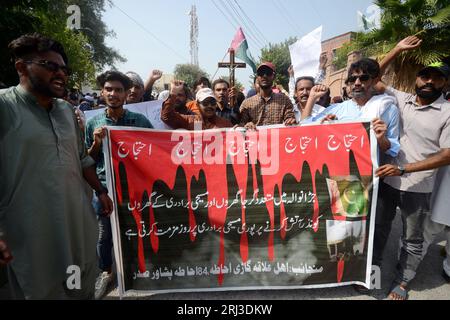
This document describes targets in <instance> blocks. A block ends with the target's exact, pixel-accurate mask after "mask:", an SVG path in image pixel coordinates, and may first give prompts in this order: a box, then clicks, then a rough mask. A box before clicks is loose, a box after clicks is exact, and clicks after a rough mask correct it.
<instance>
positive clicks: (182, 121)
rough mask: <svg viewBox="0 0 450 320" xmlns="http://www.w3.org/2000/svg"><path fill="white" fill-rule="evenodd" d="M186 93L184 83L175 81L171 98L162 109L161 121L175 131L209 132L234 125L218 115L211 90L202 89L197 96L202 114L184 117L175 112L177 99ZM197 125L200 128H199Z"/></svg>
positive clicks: (172, 85) (171, 90)
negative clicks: (181, 93) (179, 95)
mask: <svg viewBox="0 0 450 320" xmlns="http://www.w3.org/2000/svg"><path fill="white" fill-rule="evenodd" d="M183 91H184V83H183V82H182V81H173V82H172V84H171V89H170V96H169V98H168V99H167V100H166V101H165V102H164V104H163V107H162V109H161V120H162V121H164V123H166V124H167V125H168V126H170V127H172V128H173V129H180V128H181V129H186V130H195V129H201V130H207V129H218V128H229V127H232V126H233V124H232V123H231V122H230V121H229V120H227V119H224V118H222V117H219V116H218V115H217V114H216V108H217V100H216V97H215V96H214V92H213V91H212V90H211V89H210V88H204V89H200V90H199V91H198V92H197V95H196V101H197V104H198V106H199V109H200V114H196V115H184V114H181V113H179V112H177V111H176V110H175V104H176V98H177V95H178V94H179V93H180V92H183ZM197 125H198V126H199V127H197Z"/></svg>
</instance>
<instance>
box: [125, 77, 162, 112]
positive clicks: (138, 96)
mask: <svg viewBox="0 0 450 320" xmlns="http://www.w3.org/2000/svg"><path fill="white" fill-rule="evenodd" d="M162 75H163V73H162V71H159V70H153V71H152V73H151V74H150V77H149V78H148V79H147V81H146V83H145V85H144V81H142V78H141V77H140V76H139V75H138V74H137V73H136V72H133V71H128V72H127V73H126V76H127V77H128V78H130V80H131V82H132V83H133V85H132V87H131V89H130V92H129V94H128V97H127V104H133V103H139V102H144V101H150V100H153V97H152V90H153V85H154V84H155V82H156V81H158V80H159V79H161V77H162Z"/></svg>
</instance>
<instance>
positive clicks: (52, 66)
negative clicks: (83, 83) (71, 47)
mask: <svg viewBox="0 0 450 320" xmlns="http://www.w3.org/2000/svg"><path fill="white" fill-rule="evenodd" d="M25 63H34V64H37V65H39V66H41V67H43V68H44V69H46V70H48V71H51V72H57V71H58V70H59V69H61V71H62V72H63V73H64V74H65V75H66V76H69V75H70V74H71V73H72V71H71V70H70V68H69V67H67V66H61V65H59V64H57V63H55V62H52V61H48V60H38V61H34V60H29V61H25Z"/></svg>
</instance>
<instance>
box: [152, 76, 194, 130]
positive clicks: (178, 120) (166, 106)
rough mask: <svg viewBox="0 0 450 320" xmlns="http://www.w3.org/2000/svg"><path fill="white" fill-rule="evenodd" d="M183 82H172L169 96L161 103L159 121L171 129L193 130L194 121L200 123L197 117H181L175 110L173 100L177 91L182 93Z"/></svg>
mask: <svg viewBox="0 0 450 320" xmlns="http://www.w3.org/2000/svg"><path fill="white" fill-rule="evenodd" d="M183 86H184V82H183V81H177V80H175V81H173V82H172V83H171V88H170V96H169V98H168V99H167V100H166V101H165V102H164V103H163V106H162V109H161V120H162V121H163V122H164V123H165V124H167V125H168V126H170V127H172V128H173V129H180V128H182V129H186V130H193V128H194V123H195V121H196V120H198V121H201V120H200V117H199V116H194V115H183V114H180V113H179V112H177V111H176V110H175V98H176V95H177V93H178V92H179V91H184V88H183Z"/></svg>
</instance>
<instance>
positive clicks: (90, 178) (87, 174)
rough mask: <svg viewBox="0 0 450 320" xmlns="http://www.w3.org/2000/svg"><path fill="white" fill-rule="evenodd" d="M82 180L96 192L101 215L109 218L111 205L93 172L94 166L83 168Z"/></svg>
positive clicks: (106, 193)
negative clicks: (101, 211)
mask: <svg viewBox="0 0 450 320" xmlns="http://www.w3.org/2000/svg"><path fill="white" fill-rule="evenodd" d="M83 177H84V180H86V182H87V183H88V184H89V185H90V186H91V188H92V189H94V190H95V191H96V192H97V197H98V199H99V200H100V203H101V205H102V209H103V215H105V216H109V215H110V214H111V212H112V209H113V203H112V200H111V199H110V197H109V196H108V192H107V191H106V189H105V188H104V187H103V185H102V184H101V182H100V180H98V177H97V173H96V172H95V166H91V167H87V168H83Z"/></svg>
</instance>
